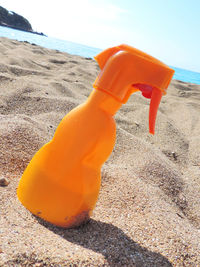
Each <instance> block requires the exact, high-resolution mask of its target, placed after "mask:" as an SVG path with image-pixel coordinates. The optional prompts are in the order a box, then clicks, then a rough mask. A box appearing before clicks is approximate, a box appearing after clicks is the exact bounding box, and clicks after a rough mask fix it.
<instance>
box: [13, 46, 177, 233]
mask: <svg viewBox="0 0 200 267" xmlns="http://www.w3.org/2000/svg"><path fill="white" fill-rule="evenodd" d="M119 51H122V52H120V53H118V52H119ZM96 59H97V61H98V63H99V65H100V68H101V72H100V74H99V76H98V78H97V79H96V81H95V83H94V87H95V90H93V92H92V93H91V95H90V96H89V98H88V100H87V101H86V102H85V103H84V104H82V105H80V106H78V107H77V108H75V109H74V110H72V111H71V112H69V113H68V114H67V115H66V116H65V117H64V118H63V120H62V121H61V123H60V124H59V126H58V128H57V130H56V132H55V135H54V137H53V139H52V140H51V141H50V142H49V143H48V144H46V145H44V146H43V147H42V148H41V149H40V150H39V151H38V152H37V153H36V154H35V156H34V157H33V159H32V160H31V162H30V163H29V165H28V167H27V168H26V170H25V171H24V173H23V175H22V177H21V180H20V182H19V186H18V189H17V195H18V198H19V200H20V201H21V202H22V204H23V205H24V206H25V207H26V208H27V209H28V210H30V211H31V212H32V213H33V214H35V215H37V216H39V217H41V218H43V219H44V220H46V221H48V222H51V223H53V224H55V225H57V226H61V227H67V228H68V227H74V226H78V225H80V224H81V223H83V222H85V221H87V220H88V218H89V217H90V215H91V212H92V210H93V209H94V207H95V204H96V201H97V198H98V194H99V189H100V183H101V175H100V172H101V166H102V164H103V163H104V162H105V161H106V160H107V158H108V157H109V155H110V153H111V152H112V150H113V147H114V144H115V135H116V125H115V120H114V118H113V116H114V114H115V113H116V112H117V110H118V109H119V108H120V107H121V105H122V103H125V102H126V101H127V100H128V97H129V96H130V95H131V94H132V93H133V92H135V91H139V90H140V91H141V92H142V94H143V96H144V97H147V98H150V99H151V102H150V112H149V129H150V132H151V133H154V128H155V120H156V114H157V110H158V106H159V103H160V100H161V97H162V94H163V93H165V90H166V88H167V87H168V85H169V82H170V80H171V78H172V76H173V73H174V71H173V70H172V69H170V68H168V67H167V66H166V65H164V64H163V63H161V62H160V61H158V60H157V59H154V58H153V57H151V56H149V55H147V54H145V53H143V52H141V51H139V50H137V49H134V48H132V47H130V46H126V45H121V46H118V47H114V48H110V49H107V50H105V51H104V52H102V53H100V54H99V55H98V56H97V57H96Z"/></svg>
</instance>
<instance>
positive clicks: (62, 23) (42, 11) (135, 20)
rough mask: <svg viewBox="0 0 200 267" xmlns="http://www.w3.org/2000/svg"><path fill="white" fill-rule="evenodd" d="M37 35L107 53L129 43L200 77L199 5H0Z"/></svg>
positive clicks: (107, 0) (10, 1)
mask: <svg viewBox="0 0 200 267" xmlns="http://www.w3.org/2000/svg"><path fill="white" fill-rule="evenodd" d="M0 5H1V6H3V7H5V8H7V9H9V10H11V11H15V12H16V13H19V14H21V15H23V16H24V17H26V18H27V19H28V20H29V21H30V23H31V24H32V27H33V29H34V30H36V31H40V32H44V33H45V34H47V35H48V36H51V37H57V38H59V39H64V40H68V41H73V42H78V43H81V44H85V45H89V46H93V47H97V48H107V47H110V46H114V45H118V44H121V43H127V44H129V45H132V46H134V47H136V48H139V49H140V50H143V51H145V52H147V53H149V54H151V55H152V56H155V57H157V58H158V59H160V60H162V61H163V62H165V63H167V64H169V65H172V66H175V67H180V68H184V69H189V70H193V71H197V72H200V34H199V31H200V0H165V1H162V0H71V1H68V0H57V1H50V0H48V1H47V0H16V1H14V0H0Z"/></svg>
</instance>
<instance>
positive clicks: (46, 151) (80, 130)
mask: <svg viewBox="0 0 200 267" xmlns="http://www.w3.org/2000/svg"><path fill="white" fill-rule="evenodd" d="M120 106H121V104H120V103H118V102H117V101H116V100H115V99H113V98H112V97H110V96H108V95H107V94H105V93H103V92H101V91H97V90H94V91H93V92H92V93H91V95H90V97H89V98H88V100H87V102H86V103H85V104H83V105H81V106H79V107H77V108H75V109H74V110H72V111H71V112H69V113H68V114H67V115H66V116H65V117H64V118H63V120H62V121H61V123H60V124H59V126H58V128H57V130H56V132H55V135H54V137H53V139H52V141H51V142H50V143H48V144H46V145H45V146H43V147H42V148H41V149H40V150H39V151H38V152H37V153H36V154H35V156H34V157H33V159H32V160H31V162H30V163H29V165H28V167H27V168H26V170H25V172H24V174H23V176H22V177H21V180H20V183H19V186H18V190H17V195H18V198H19V200H20V201H21V202H22V204H23V205H24V206H25V207H26V208H27V209H28V210H30V211H31V212H32V213H33V214H35V215H37V216H39V217H41V218H43V219H45V220H46V221H49V222H51V223H53V224H55V225H57V226H61V227H74V226H77V225H80V224H81V223H83V222H84V221H86V220H87V219H88V218H89V216H90V214H91V212H92V210H93V209H94V206H95V204H96V201H97V198H98V194H99V188H100V182H101V181H100V171H101V166H102V164H103V163H104V162H105V161H106V159H107V158H108V156H109V155H110V153H111V152H112V150H113V147H114V144H115V135H116V126H115V121H114V118H113V114H115V112H116V111H117V110H118V109H119V108H120Z"/></svg>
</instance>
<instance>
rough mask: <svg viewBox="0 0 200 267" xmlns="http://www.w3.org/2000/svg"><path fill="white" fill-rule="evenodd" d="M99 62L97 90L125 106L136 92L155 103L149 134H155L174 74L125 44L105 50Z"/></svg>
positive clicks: (152, 58) (97, 57)
mask: <svg viewBox="0 0 200 267" xmlns="http://www.w3.org/2000/svg"><path fill="white" fill-rule="evenodd" d="M119 52H120V53H119ZM95 59H96V60H97V62H98V63H99V66H100V68H101V72H100V74H99V75H98V77H97V79H96V81H95V82H94V85H93V86H94V88H96V89H98V90H102V91H104V92H107V93H108V94H110V95H112V96H113V97H114V98H115V99H117V100H118V101H119V102H121V103H126V101H127V100H128V98H129V96H130V95H131V94H132V93H134V92H136V91H141V92H142V95H143V96H144V97H146V98H149V99H151V101H150V108H149V132H150V133H151V134H154V129H155V121H156V114H157V110H158V107H159V104H160V101H161V98H162V95H163V94H166V89H167V87H168V86H169V83H170V81H171V79H172V77H173V74H174V70H173V69H171V68H169V67H168V66H167V65H165V64H164V63H162V62H161V61H159V60H157V59H156V58H154V57H152V56H150V55H148V54H146V53H144V52H142V51H140V50H138V49H135V48H133V47H131V46H128V45H124V44H123V45H120V46H116V47H112V48H108V49H106V50H104V51H103V52H101V53H100V54H98V55H97V56H96V57H95Z"/></svg>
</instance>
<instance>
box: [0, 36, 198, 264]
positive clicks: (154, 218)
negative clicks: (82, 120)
mask: <svg viewBox="0 0 200 267" xmlns="http://www.w3.org/2000/svg"><path fill="white" fill-rule="evenodd" d="M98 72H99V67H98V65H97V63H96V62H95V61H94V60H92V59H90V58H83V57H80V56H76V55H69V54H67V53H62V52H59V51H56V50H49V49H46V48H42V47H39V46H37V45H34V44H29V43H27V42H18V41H14V40H9V39H7V38H0V179H2V178H5V179H7V181H8V182H9V184H8V185H7V186H0V266H113V267H114V266H141V267H143V266H146V267H151V266H152V267H155V266H158V267H163V266H190V267H192V266H200V85H195V84H189V83H185V82H181V81H175V80H173V81H172V83H171V85H170V86H169V88H168V91H167V95H166V96H164V97H163V99H162V103H161V105H160V108H159V111H158V116H157V123H156V134H155V136H152V135H150V134H149V133H148V111H149V101H148V100H147V99H145V98H144V97H142V96H141V94H140V93H135V94H133V95H132V96H131V97H130V99H129V101H128V102H127V104H125V105H123V107H122V108H121V109H120V111H119V112H118V113H117V115H116V116H115V118H116V122H117V140H116V145H115V148H114V150H113V152H112V154H111V156H110V158H109V159H108V161H107V162H106V163H105V164H104V166H103V168H102V185H101V191H100V195H99V199H98V202H97V205H96V208H95V210H94V212H93V215H92V217H91V220H90V222H89V223H88V224H86V225H83V226H81V227H79V228H76V229H61V228H57V227H55V226H53V225H51V224H49V223H46V222H44V221H42V220H41V219H38V218H36V217H35V216H33V215H32V214H31V213H30V212H29V211H27V210H26V209H25V208H24V207H23V206H22V205H21V203H20V202H19V201H18V199H17V196H16V188H17V186H18V182H19V180H20V176H21V174H22V173H23V171H24V169H25V167H26V166H27V164H28V163H29V161H30V160H31V158H32V157H33V155H34V154H35V152H36V151H37V150H38V149H39V148H40V147H41V146H42V145H44V144H45V143H47V142H48V141H50V140H51V138H52V137H53V134H54V132H55V129H56V127H57V126H58V124H59V122H60V121H61V119H62V118H63V117H64V116H65V115H66V114H67V113H68V112H69V111H70V110H71V109H73V108H74V107H76V106H77V105H79V104H80V103H83V102H84V101H85V100H86V99H87V97H88V95H89V94H90V92H91V90H92V84H93V82H94V80H95V78H96V76H97V74H98Z"/></svg>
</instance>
